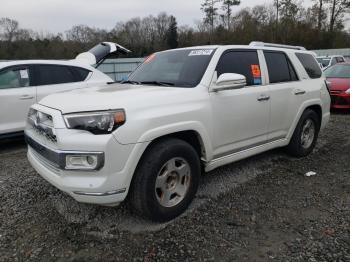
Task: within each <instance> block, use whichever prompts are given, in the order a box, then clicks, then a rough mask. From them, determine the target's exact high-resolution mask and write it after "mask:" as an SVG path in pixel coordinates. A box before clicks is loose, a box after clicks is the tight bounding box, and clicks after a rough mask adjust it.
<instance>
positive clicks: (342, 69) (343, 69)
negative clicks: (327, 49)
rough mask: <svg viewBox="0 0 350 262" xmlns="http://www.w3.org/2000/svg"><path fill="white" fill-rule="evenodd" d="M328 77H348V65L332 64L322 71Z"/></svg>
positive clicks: (349, 66) (349, 70) (349, 69)
mask: <svg viewBox="0 0 350 262" xmlns="http://www.w3.org/2000/svg"><path fill="white" fill-rule="evenodd" d="M324 74H325V75H326V77H329V78H350V65H334V66H332V67H330V68H328V69H327V70H326V71H324Z"/></svg>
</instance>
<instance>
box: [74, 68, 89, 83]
mask: <svg viewBox="0 0 350 262" xmlns="http://www.w3.org/2000/svg"><path fill="white" fill-rule="evenodd" d="M70 69H71V70H72V71H73V74H74V76H75V79H76V81H77V82H81V81H84V80H85V79H86V78H87V77H88V75H89V73H90V72H91V71H90V70H87V69H85V68H81V67H75V66H71V67H70Z"/></svg>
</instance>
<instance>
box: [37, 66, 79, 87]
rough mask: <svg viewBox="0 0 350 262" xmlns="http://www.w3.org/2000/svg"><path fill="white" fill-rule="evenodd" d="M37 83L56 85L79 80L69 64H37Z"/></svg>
mask: <svg viewBox="0 0 350 262" xmlns="http://www.w3.org/2000/svg"><path fill="white" fill-rule="evenodd" d="M36 75H37V78H36V82H37V83H36V84H37V85H39V86H40V85H55V84H64V83H72V82H78V81H77V79H76V78H75V76H74V73H73V71H72V70H71V69H70V67H69V66H61V65H37V66H36Z"/></svg>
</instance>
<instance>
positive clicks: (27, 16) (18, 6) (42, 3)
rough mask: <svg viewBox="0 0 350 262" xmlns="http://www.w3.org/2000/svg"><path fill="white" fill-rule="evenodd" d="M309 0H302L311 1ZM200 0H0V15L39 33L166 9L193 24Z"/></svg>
mask: <svg viewBox="0 0 350 262" xmlns="http://www.w3.org/2000/svg"><path fill="white" fill-rule="evenodd" d="M272 1H273V0H242V1H241V2H242V4H241V5H240V6H239V7H235V8H234V11H236V10H239V9H240V8H242V7H253V6H255V5H257V4H265V3H272ZM310 1H311V0H306V1H303V2H305V3H307V4H308V3H310ZM202 2H203V0H124V1H121V0H1V8H0V17H9V18H12V19H15V20H17V21H19V23H20V27H21V28H30V29H33V30H35V31H38V32H43V33H45V32H52V33H57V32H65V31H66V30H68V29H70V28H71V27H72V26H73V25H79V24H85V25H88V26H91V27H98V28H103V29H108V30H110V29H112V28H113V27H114V26H115V25H116V23H117V22H119V21H127V20H128V19H130V18H133V17H137V16H140V17H144V16H148V15H150V14H152V15H157V14H158V13H160V12H163V11H165V12H167V13H168V14H172V15H174V16H175V17H176V18H177V20H178V23H179V25H186V24H187V25H193V24H194V23H195V21H196V20H197V21H198V20H200V19H201V18H202V17H203V14H202V12H201V10H200V6H201V3H202Z"/></svg>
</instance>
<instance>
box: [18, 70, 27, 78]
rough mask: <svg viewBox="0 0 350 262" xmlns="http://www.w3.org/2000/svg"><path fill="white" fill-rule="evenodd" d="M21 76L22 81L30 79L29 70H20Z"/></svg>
mask: <svg viewBox="0 0 350 262" xmlns="http://www.w3.org/2000/svg"><path fill="white" fill-rule="evenodd" d="M19 74H20V75H21V78H22V79H28V78H29V75H28V70H27V69H25V70H19Z"/></svg>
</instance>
